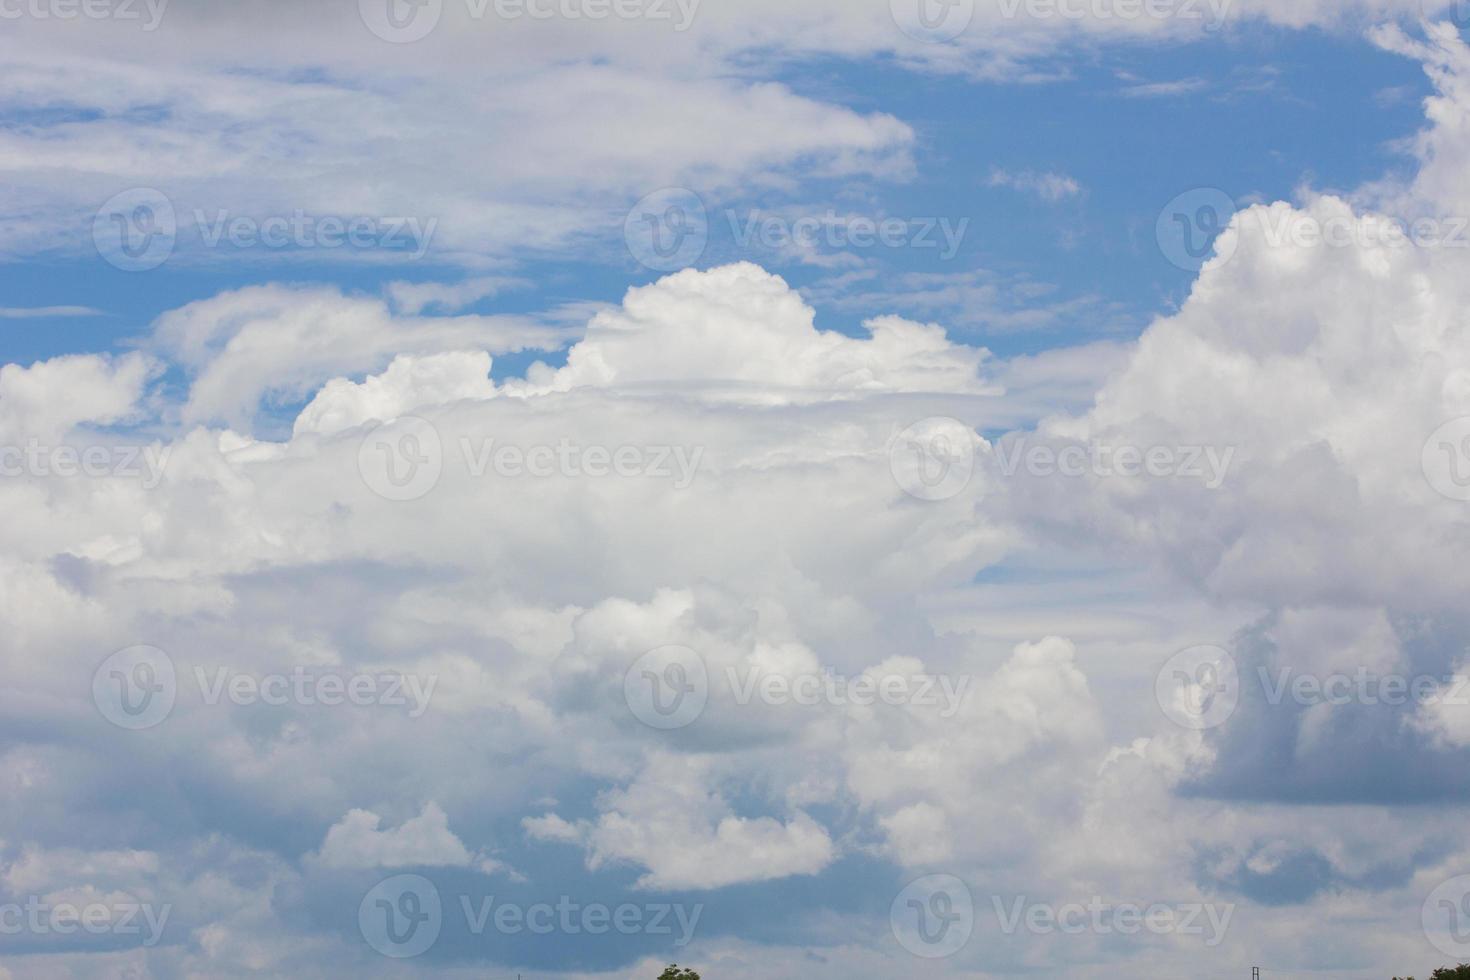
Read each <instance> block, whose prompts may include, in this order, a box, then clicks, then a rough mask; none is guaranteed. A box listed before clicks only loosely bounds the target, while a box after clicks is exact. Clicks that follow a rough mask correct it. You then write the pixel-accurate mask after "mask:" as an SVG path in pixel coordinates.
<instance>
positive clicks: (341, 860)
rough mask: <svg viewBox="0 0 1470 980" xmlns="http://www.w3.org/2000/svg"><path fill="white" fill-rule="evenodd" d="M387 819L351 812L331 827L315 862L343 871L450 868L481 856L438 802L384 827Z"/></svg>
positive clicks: (362, 812)
mask: <svg viewBox="0 0 1470 980" xmlns="http://www.w3.org/2000/svg"><path fill="white" fill-rule="evenodd" d="M382 822H383V818H382V817H380V816H378V815H377V814H376V813H372V812H370V811H367V810H350V811H348V813H347V815H346V816H344V817H343V818H342V819H341V820H340V821H339V822H338V823H336V824H334V825H333V826H332V827H331V828H330V829H329V830H328V831H327V836H326V839H325V840H323V841H322V846H321V850H320V851H319V852H318V853H317V854H316V858H315V859H316V860H317V861H318V862H320V863H321V865H322V866H323V867H327V868H335V869H338V870H343V869H348V870H351V869H363V868H413V867H449V868H467V867H471V866H473V865H475V864H476V863H477V859H476V858H475V856H474V855H473V854H471V853H470V851H469V850H468V849H466V847H465V846H464V844H463V843H462V842H461V841H460V839H459V838H458V837H456V836H455V835H454V832H453V831H451V830H450V829H449V817H448V815H447V814H446V813H445V812H444V810H443V809H442V808H441V807H440V806H439V804H437V803H434V802H432V801H431V802H429V803H425V804H424V808H423V811H422V812H421V813H420V814H419V815H418V816H416V817H410V818H409V819H407V820H405V821H403V823H401V824H399V825H398V826H397V827H394V828H392V829H389V830H380V829H379V827H380V826H381V824H382Z"/></svg>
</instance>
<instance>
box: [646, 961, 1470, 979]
mask: <svg viewBox="0 0 1470 980" xmlns="http://www.w3.org/2000/svg"><path fill="white" fill-rule="evenodd" d="M659 980H663V978H662V977H660V978H659ZM1393 980H1414V978H1413V977H1394V978H1393ZM1429 980H1470V963H1461V964H1460V965H1459V966H1442V967H1440V968H1439V969H1438V970H1435V971H1434V972H1433V973H1431V974H1430V975H1429Z"/></svg>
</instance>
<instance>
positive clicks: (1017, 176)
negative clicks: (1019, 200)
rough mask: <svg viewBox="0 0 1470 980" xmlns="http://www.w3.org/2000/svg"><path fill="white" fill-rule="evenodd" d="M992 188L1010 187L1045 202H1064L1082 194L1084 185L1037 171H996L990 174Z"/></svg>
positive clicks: (1064, 177)
mask: <svg viewBox="0 0 1470 980" xmlns="http://www.w3.org/2000/svg"><path fill="white" fill-rule="evenodd" d="M989 183H990V186H991V187H1009V188H1011V189H1013V190H1018V191H1024V192H1026V193H1028V194H1035V195H1036V196H1037V197H1039V198H1041V199H1042V200H1043V201H1051V202H1053V203H1054V202H1056V201H1062V200H1065V199H1067V198H1069V197H1076V196H1077V195H1079V194H1081V193H1082V185H1081V184H1079V183H1077V181H1076V180H1075V179H1073V178H1071V177H1068V176H1067V175H1066V174H1058V173H1039V172H1037V171H1035V170H1021V171H1017V172H1014V173H1013V172H1011V171H1008V170H1001V169H998V168H997V169H995V170H992V171H991V172H990V180H989Z"/></svg>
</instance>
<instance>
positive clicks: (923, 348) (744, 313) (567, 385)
mask: <svg viewBox="0 0 1470 980" xmlns="http://www.w3.org/2000/svg"><path fill="white" fill-rule="evenodd" d="M815 316H816V314H815V311H813V310H812V308H811V307H809V306H807V305H806V303H804V302H803V301H802V299H801V297H800V296H799V295H798V294H797V293H796V292H795V291H794V290H793V289H791V287H790V286H788V285H787V284H786V282H785V280H783V279H781V278H780V277H779V276H774V275H771V274H770V273H768V272H766V271H765V270H764V269H761V268H760V267H759V266H756V265H752V264H750V263H748V262H745V263H739V264H736V265H730V266H724V267H722V268H717V269H711V270H709V271H707V272H699V271H695V270H686V271H684V272H681V273H677V274H675V275H672V276H669V277H667V278H665V279H662V280H660V281H659V282H657V283H655V284H653V285H651V286H646V287H643V288H639V289H632V290H629V292H628V295H627V298H626V299H625V300H624V302H623V305H622V307H621V309H618V310H612V311H608V312H605V313H602V314H599V315H598V316H597V317H595V318H594V319H593V320H592V322H591V323H590V324H589V325H588V328H587V335H586V337H585V338H583V339H582V340H581V341H580V342H578V343H577V345H576V346H575V347H573V348H572V349H571V351H570V353H569V354H568V356H567V365H566V367H564V368H562V369H560V370H558V371H556V372H555V373H554V374H552V373H549V372H546V371H545V370H542V371H539V372H534V373H533V374H532V375H531V378H532V381H533V383H532V385H531V386H530V387H529V388H528V389H525V390H529V391H545V390H557V391H568V390H571V389H573V388H578V387H583V386H593V387H602V388H619V389H624V390H638V389H653V390H658V389H660V388H671V389H673V390H675V391H687V392H691V393H694V394H696V395H697V396H698V397H719V398H728V399H731V400H737V401H755V402H760V403H768V404H790V403H797V404H800V403H806V402H815V401H823V400H827V399H833V398H843V397H851V396H853V395H857V394H868V393H904V392H915V393H929V394H933V393H956V394H960V393H970V394H986V393H990V394H994V393H996V389H995V388H994V387H987V386H986V385H984V384H983V383H982V382H981V380H980V378H979V376H978V374H979V370H980V366H981V364H982V363H983V362H984V359H985V357H986V352H985V351H983V350H977V349H975V348H971V347H965V346H961V345H958V344H954V343H951V342H950V341H949V339H948V338H947V337H946V336H945V332H944V330H943V328H941V327H939V326H937V325H935V324H929V325H924V324H919V323H913V322H911V321H908V320H903V319H900V318H898V317H892V316H889V317H879V318H876V319H873V320H870V321H868V322H867V324H866V326H867V328H868V330H869V332H870V334H871V337H870V338H869V339H867V340H860V339H853V338H849V337H846V336H844V335H842V334H839V333H835V332H823V331H818V330H817V329H816V327H815V325H814V323H813V320H814V318H815ZM538 380H540V381H541V384H539V385H537V384H536V383H535V382H536V381H538ZM509 390H511V391H513V392H514V391H516V390H517V389H516V388H514V387H512V388H510V389H509Z"/></svg>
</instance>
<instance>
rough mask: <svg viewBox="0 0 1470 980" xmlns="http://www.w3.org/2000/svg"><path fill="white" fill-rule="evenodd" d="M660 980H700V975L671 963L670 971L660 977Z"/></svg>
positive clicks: (665, 971)
mask: <svg viewBox="0 0 1470 980" xmlns="http://www.w3.org/2000/svg"><path fill="white" fill-rule="evenodd" d="M658 980H699V974H698V973H695V972H694V971H693V970H691V969H689V968H688V967H687V966H686V967H685V968H684V969H682V970H681V969H679V964H677V963H670V964H669V966H668V969H666V970H664V972H662V973H660V974H659V975H658Z"/></svg>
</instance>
